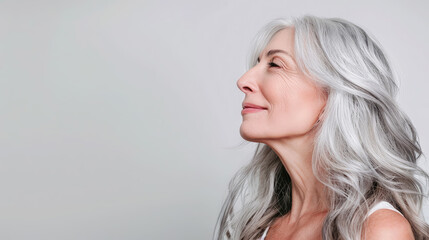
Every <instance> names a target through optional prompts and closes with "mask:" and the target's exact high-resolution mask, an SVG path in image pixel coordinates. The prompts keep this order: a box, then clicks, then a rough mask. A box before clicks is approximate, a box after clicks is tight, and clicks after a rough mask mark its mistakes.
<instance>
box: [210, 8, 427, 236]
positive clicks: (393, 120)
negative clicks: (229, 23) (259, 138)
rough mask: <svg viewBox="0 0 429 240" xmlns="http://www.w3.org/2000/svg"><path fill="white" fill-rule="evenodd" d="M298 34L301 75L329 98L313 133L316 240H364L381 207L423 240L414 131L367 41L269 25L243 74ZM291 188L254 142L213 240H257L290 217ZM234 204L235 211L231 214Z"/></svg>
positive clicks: (333, 26) (329, 26)
mask: <svg viewBox="0 0 429 240" xmlns="http://www.w3.org/2000/svg"><path fill="white" fill-rule="evenodd" d="M288 27H293V28H294V29H295V57H296V59H295V60H296V61H297V63H298V66H299V68H300V69H301V70H302V71H303V72H304V73H305V74H307V75H308V76H309V77H310V78H311V79H313V80H314V81H315V83H317V84H318V85H319V86H321V87H323V88H324V89H325V90H326V91H327V92H328V98H327V103H326V106H325V109H324V118H323V119H322V121H321V122H320V124H318V125H317V128H316V135H315V147H314V151H313V159H312V164H313V172H314V174H315V176H316V177H317V178H318V179H319V181H320V182H322V183H323V184H324V185H325V186H326V188H327V189H328V190H329V191H328V193H327V197H328V201H329V203H330V210H329V212H328V214H327V216H326V218H325V221H324V223H323V232H322V236H323V239H361V237H362V236H361V234H362V229H363V225H364V222H365V218H366V214H367V212H368V211H369V209H370V208H371V207H372V206H373V205H374V204H376V203H377V202H379V201H382V200H384V201H388V202H390V203H391V204H392V205H393V206H395V207H396V208H397V209H399V211H401V213H402V214H403V215H404V217H405V218H406V219H407V220H408V222H409V223H410V225H411V227H412V230H413V233H414V237H415V239H428V238H429V225H428V224H427V223H425V221H424V219H423V216H422V215H421V213H422V212H421V207H422V201H423V199H424V197H425V196H426V194H425V189H424V185H423V183H422V182H420V181H419V180H418V177H419V176H420V177H422V178H423V179H424V180H426V183H427V181H428V179H429V176H428V175H427V173H426V172H425V171H423V169H421V168H420V167H419V166H418V165H417V159H418V158H420V157H421V155H422V150H421V147H420V144H419V140H418V137H417V132H416V130H415V127H414V126H413V124H412V122H411V121H410V119H409V118H408V117H407V115H406V114H405V113H404V112H403V111H402V110H401V109H400V108H399V106H398V104H397V102H396V100H395V98H396V94H397V92H398V86H397V83H396V76H395V74H394V73H393V71H392V69H391V67H390V63H389V62H388V60H387V57H386V55H385V54H384V51H383V50H382V48H381V46H380V44H379V43H378V42H377V41H376V40H375V38H374V37H372V36H370V35H369V34H368V33H366V32H365V31H364V30H363V29H362V28H360V27H358V26H356V25H355V24H353V23H351V22H348V21H346V20H343V19H339V18H318V17H315V16H309V15H306V16H303V17H300V18H292V19H275V20H273V21H271V22H270V23H268V24H267V25H265V27H264V28H263V29H261V31H260V32H259V33H258V34H257V35H256V38H255V40H254V43H253V47H252V51H251V52H250V56H249V59H248V61H249V68H252V67H253V66H254V65H256V63H257V58H258V56H259V54H260V53H261V52H262V50H263V49H264V48H265V46H266V45H267V44H268V42H269V41H270V40H271V38H272V37H273V36H274V35H275V34H276V33H277V32H278V31H280V30H282V29H284V28H288ZM291 194H292V193H291V179H290V176H289V174H288V173H287V171H286V170H285V168H284V166H283V164H282V162H281V161H280V159H279V157H278V156H277V155H276V154H275V152H274V151H273V150H272V149H271V148H270V147H269V146H267V145H265V144H262V143H259V144H258V147H257V149H256V151H255V155H254V157H253V159H252V161H251V162H250V163H249V164H248V165H246V166H244V167H243V168H241V169H240V170H239V171H238V172H237V173H236V175H235V176H234V177H233V179H232V180H231V182H230V184H229V194H228V196H227V198H226V200H225V202H224V205H223V207H222V210H221V212H220V215H219V218H218V222H217V224H216V226H218V231H216V232H215V234H214V235H215V236H214V239H218V240H220V239H234V240H241V239H255V238H257V237H260V235H261V234H262V231H263V230H264V229H265V228H266V227H268V226H269V225H270V223H271V222H272V221H273V220H274V219H275V218H277V217H279V216H283V215H285V214H287V213H288V212H289V211H290V209H291V198H292V196H291ZM238 199H241V207H240V208H239V209H236V205H237V203H238Z"/></svg>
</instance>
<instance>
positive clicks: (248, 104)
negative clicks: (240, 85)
mask: <svg viewBox="0 0 429 240" xmlns="http://www.w3.org/2000/svg"><path fill="white" fill-rule="evenodd" d="M247 108H254V109H267V108H266V107H262V106H259V105H256V104H252V103H243V109H247Z"/></svg>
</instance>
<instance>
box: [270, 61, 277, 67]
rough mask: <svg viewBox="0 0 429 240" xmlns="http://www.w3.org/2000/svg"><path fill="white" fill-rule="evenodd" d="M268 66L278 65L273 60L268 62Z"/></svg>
mask: <svg viewBox="0 0 429 240" xmlns="http://www.w3.org/2000/svg"><path fill="white" fill-rule="evenodd" d="M268 66H270V67H280V66H279V65H277V64H275V63H274V62H273V61H271V62H269V63H268Z"/></svg>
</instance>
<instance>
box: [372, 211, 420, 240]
mask: <svg viewBox="0 0 429 240" xmlns="http://www.w3.org/2000/svg"><path fill="white" fill-rule="evenodd" d="M364 232H365V233H366V234H365V235H366V237H363V239H365V240H375V239H378V240H383V239H386V240H387V239H389V240H395V239H401V240H402V239H404V240H408V239H414V234H413V231H412V229H411V225H410V223H409V222H408V220H407V219H406V218H405V217H404V216H402V215H401V214H399V213H397V212H395V211H392V210H388V209H380V210H377V211H375V212H374V213H373V214H371V215H370V216H369V217H368V218H367V220H366V222H365V227H364Z"/></svg>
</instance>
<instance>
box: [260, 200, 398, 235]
mask: <svg viewBox="0 0 429 240" xmlns="http://www.w3.org/2000/svg"><path fill="white" fill-rule="evenodd" d="M380 209H390V210H392V211H395V212H397V213H399V214H401V215H402V213H401V212H399V211H398V210H397V209H396V208H394V207H393V206H392V204H390V203H388V202H386V201H381V202H379V203H377V204H375V205H374V206H373V207H372V208H371V209H370V210H369V212H368V214H367V215H366V217H369V215H371V214H373V213H374V212H375V211H377V210H380ZM402 216H404V215H402ZM269 228H270V226H268V227H267V228H266V229H265V231H264V234H263V235H262V237H261V238H260V239H259V240H264V239H265V236H267V232H268V229H269Z"/></svg>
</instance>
